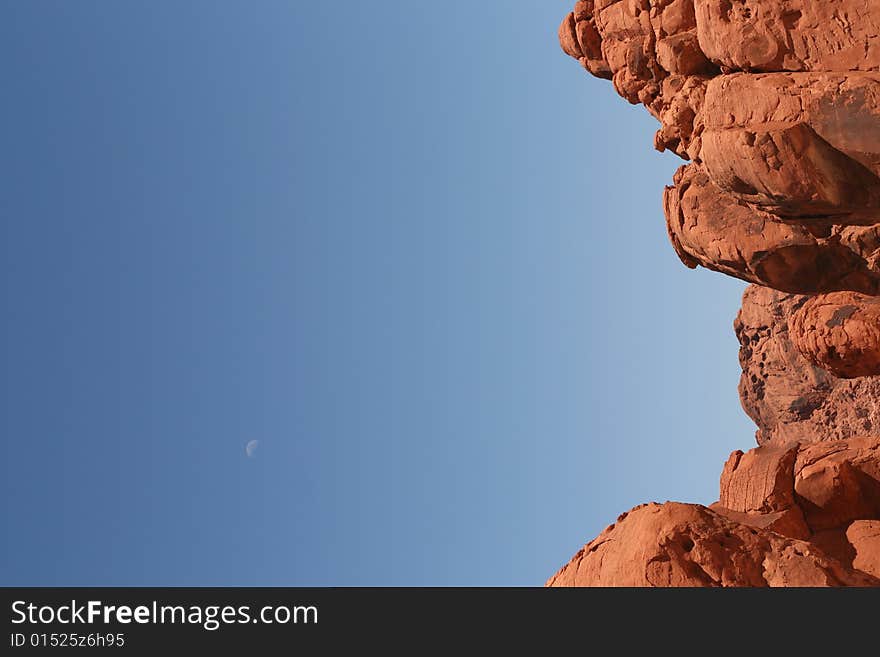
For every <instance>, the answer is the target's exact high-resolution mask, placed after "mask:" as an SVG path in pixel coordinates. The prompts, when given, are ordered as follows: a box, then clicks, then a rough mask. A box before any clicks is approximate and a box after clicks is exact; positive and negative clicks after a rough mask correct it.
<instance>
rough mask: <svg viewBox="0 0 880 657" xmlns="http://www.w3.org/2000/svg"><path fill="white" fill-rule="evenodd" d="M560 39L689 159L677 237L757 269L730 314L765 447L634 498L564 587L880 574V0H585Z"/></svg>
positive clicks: (746, 270) (813, 580)
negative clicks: (716, 472)
mask: <svg viewBox="0 0 880 657" xmlns="http://www.w3.org/2000/svg"><path fill="white" fill-rule="evenodd" d="M559 39H560V44H561V46H562V48H563V50H564V51H565V52H566V53H567V54H569V55H571V56H572V57H574V58H576V59H578V60H579V61H580V63H581V64H582V65H583V66H584V68H586V69H587V70H588V71H589V72H590V73H592V74H593V75H596V76H598V77H602V78H606V79H610V80H611V81H612V83H613V85H614V88H615V90H616V91H617V92H618V93H619V94H620V95H621V96H622V97H623V98H625V99H626V100H627V101H629V102H630V103H642V104H644V105H645V107H646V108H647V110H648V111H649V112H650V113H651V114H652V115H653V116H654V117H656V118H657V119H658V121H659V122H660V128H659V129H658V131H657V134H656V136H655V139H654V146H655V147H656V148H657V149H658V150H661V151H663V150H670V151H673V152H674V153H676V154H677V155H679V156H680V157H681V158H682V159H684V160H686V161H688V163H687V164H685V165H684V166H682V167H681V168H680V169H679V170H678V172H677V173H676V174H675V177H674V180H673V183H674V184H673V185H672V186H670V187H667V188H666V190H665V192H664V202H663V206H664V210H665V215H666V222H667V229H668V234H669V238H670V241H671V242H672V245H673V248H674V249H675V251H676V253H677V254H678V256H679V258H680V259H681V261H682V262H683V263H684V264H685V265H686V266H688V267H690V268H695V267H698V266H702V267H705V268H708V269H712V270H714V271H718V272H721V273H724V274H727V275H730V276H735V277H737V278H740V279H743V280H745V281H748V282H750V283H753V284H755V285H753V286H751V287H749V288H748V289H747V290H746V292H745V294H744V296H743V305H742V309H741V311H740V313H739V315H738V317H737V319H736V322H735V326H734V328H735V331H736V333H737V336H738V337H739V340H740V345H741V347H740V363H741V365H742V368H743V375H742V379H741V381H740V397H741V400H742V405H743V408H744V409H745V411H746V413H748V415H749V416H750V417H751V418H752V419H753V420H754V421H755V423H756V424H757V426H758V431H757V434H756V436H757V441H758V443H759V445H761V447H759V448H758V449H757V450H752V451H751V452H747V453H745V454H743V453H741V452H735V453H734V454H733V455H732V456H731V458H730V459H729V460H728V462H727V464H726V465H725V468H724V473H723V474H722V482H721V492H720V497H719V501H718V502H716V503H715V504H713V505H711V506H710V507H702V506H699V505H683V504H673V503H667V504H664V505H656V504H654V505H648V506H643V507H637V508H636V509H634V510H633V511H632V512H630V513H629V514H625V515H624V516H622V517H621V519H620V520H619V521H618V523H616V525H613V526H612V527H610V528H608V529H607V530H606V531H605V532H604V533H603V534H602V535H601V536H600V537H599V538H597V539H596V540H595V541H593V542H591V543H589V544H588V545H587V546H586V547H585V548H584V550H582V551H581V552H579V553H578V555H576V556H575V558H574V559H573V560H572V562H571V563H569V564H568V565H567V566H566V567H564V568H563V569H562V570H561V571H560V572H559V573H557V575H556V576H555V577H554V578H552V579H551V581H550V582H549V583H550V584H553V585H562V584H569V585H655V586H657V585H659V586H676V585H680V586H703V585H723V586H727V585H731V586H763V585H878V584H880V581H878V580H877V578H878V577H880V483H878V482H880V469H878V466H877V463H878V447H877V445H878V440H880V439H878V438H877V437H876V436H880V3H875V2H858V1H856V0H827V1H823V2H813V1H810V0H586V1H581V2H577V3H576V5H575V8H574V11H573V12H572V13H571V14H569V15H568V16H567V17H566V18H565V19H564V20H563V22H562V24H561V26H560V29H559Z"/></svg>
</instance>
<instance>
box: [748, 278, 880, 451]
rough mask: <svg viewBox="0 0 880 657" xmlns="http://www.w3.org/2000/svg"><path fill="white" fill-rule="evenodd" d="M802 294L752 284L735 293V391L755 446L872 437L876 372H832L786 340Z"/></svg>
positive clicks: (878, 388) (879, 395)
mask: <svg viewBox="0 0 880 657" xmlns="http://www.w3.org/2000/svg"><path fill="white" fill-rule="evenodd" d="M809 300H810V297H807V296H801V295H794V294H785V293H782V292H777V291H775V290H771V289H769V288H765V287H758V286H754V285H753V286H750V287H748V288H746V291H745V293H744V294H743V301H742V309H741V310H740V311H739V315H738V316H737V318H736V321H735V322H734V329H735V330H736V335H737V337H738V338H739V342H740V350H739V360H740V365H741V366H742V370H743V373H742V377H741V378H740V383H739V393H740V399H741V401H742V405H743V409H744V410H745V412H746V413H747V414H748V415H749V417H751V418H752V420H754V421H755V424H757V425H758V432H757V436H756V437H757V441H758V443H759V444H761V445H764V444H767V443H775V444H791V443H795V442H814V441H821V440H841V439H846V438H852V437H854V436H860V435H868V434H875V435H880V377H874V376H864V377H859V378H855V379H841V378H838V377H836V376H834V375H833V374H832V373H831V372H828V371H826V370H823V369H821V368H820V367H817V366H816V365H814V364H812V363H811V362H809V361H808V360H807V359H806V358H804V357H803V356H802V355H801V353H800V352H799V351H798V350H797V348H796V347H795V345H794V344H793V341H792V339H791V337H790V336H791V334H790V332H789V320H790V319H791V317H792V315H794V314H795V313H796V312H797V311H798V310H799V309H801V308H802V307H803V306H804V304H805V303H806V302H807V301H809Z"/></svg>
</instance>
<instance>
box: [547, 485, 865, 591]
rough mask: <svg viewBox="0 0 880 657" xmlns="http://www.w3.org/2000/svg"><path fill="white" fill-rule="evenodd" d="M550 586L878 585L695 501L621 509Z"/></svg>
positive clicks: (808, 548) (802, 545)
mask: <svg viewBox="0 0 880 657" xmlns="http://www.w3.org/2000/svg"><path fill="white" fill-rule="evenodd" d="M547 586H639V587H644V586H653V587H669V586H688V587H707V586H880V580H878V579H877V578H876V577H873V576H871V575H869V574H867V573H863V572H860V571H855V570H853V569H852V568H849V567H847V566H846V565H845V564H843V563H841V562H840V561H839V560H837V559H835V558H834V557H832V556H830V555H828V554H826V553H825V552H823V551H822V550H821V549H820V548H818V547H817V546H815V545H812V544H810V543H808V542H806V541H799V540H796V539H791V538H786V537H784V536H781V535H780V534H776V533H775V532H772V531H760V530H757V529H754V528H753V527H748V526H746V525H742V524H739V523H736V522H733V521H731V520H728V519H726V518H724V517H723V516H721V515H720V514H718V513H716V512H714V511H712V510H711V509H708V508H706V507H704V506H699V505H696V504H680V503H677V502H667V503H666V504H653V503H652V504H647V505H644V506H640V507H636V508H635V509H633V510H632V511H630V512H629V513H626V514H624V515H622V516H621V517H620V518H619V519H618V521H617V523H615V524H614V525H611V526H610V527H609V528H608V529H606V530H605V531H604V532H602V533H601V534H600V535H599V537H598V538H596V539H595V540H594V541H592V542H590V543H588V544H587V545H586V546H585V547H584V548H583V549H582V550H580V552H578V553H577V554H576V555H575V556H574V557H573V558H572V560H571V561H570V562H569V563H568V564H566V565H565V566H563V567H562V569H560V570H559V571H558V572H557V573H556V574H555V575H554V576H553V577H551V578H550V580H548V582H547Z"/></svg>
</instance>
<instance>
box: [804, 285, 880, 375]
mask: <svg viewBox="0 0 880 657" xmlns="http://www.w3.org/2000/svg"><path fill="white" fill-rule="evenodd" d="M788 326H789V333H790V334H791V339H792V342H793V343H794V345H795V347H797V349H798V351H800V353H801V354H802V355H803V356H804V357H805V358H806V359H807V360H809V361H810V362H811V363H813V364H815V365H818V366H819V367H821V368H822V369H824V370H827V371H829V372H831V373H832V374H835V375H837V376H839V377H843V378H847V379H852V378H856V377H859V376H876V375H878V374H880V298H878V297H869V296H865V295H862V294H855V293H853V292H836V293H833V294H820V295H819V296H817V297H814V298H812V299H809V300H808V301H807V302H806V303H804V305H803V306H801V307H800V308H799V309H798V310H797V311H796V312H795V313H794V314H793V315H792V317H791V319H790V320H789V324H788Z"/></svg>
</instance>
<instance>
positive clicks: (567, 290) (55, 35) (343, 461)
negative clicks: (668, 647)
mask: <svg viewBox="0 0 880 657" xmlns="http://www.w3.org/2000/svg"><path fill="white" fill-rule="evenodd" d="M572 4H573V0H528V1H526V0H522V1H518V0H491V1H490V0H487V1H484V2H472V1H470V0H446V1H445V2H442V3H428V4H419V5H418V6H416V5H415V4H414V3H412V2H407V1H405V0H397V1H393V0H384V1H382V0H376V1H373V2H363V1H362V0H357V1H355V0H350V1H337V2H306V1H294V0H289V1H286V2H282V1H279V0H261V1H260V2H244V1H243V0H241V1H236V2H229V1H215V0H210V1H209V0H200V1H179V0H174V1H171V0H165V1H157V2H142V1H140V0H138V1H132V0H104V1H96V0H78V1H77V2H63V1H60V0H59V1H48V0H29V1H27V2H4V3H2V6H0V69H2V71H0V77H2V79H3V80H4V90H3V103H2V104H0V119H2V121H0V125H2V139H0V153H2V155H0V166H2V172H0V179H2V185H0V213H2V226H3V236H2V245H3V246H2V248H3V259H2V263H3V272H2V278H3V287H2V290H3V292H2V295H3V297H2V298H3V317H4V321H3V363H4V365H3V374H4V376H3V391H2V392H3V394H2V400H3V402H2V419H3V425H2V426H3V433H4V436H3V437H4V440H3V466H4V468H5V477H4V487H5V495H4V496H3V497H4V500H3V505H4V506H3V518H2V521H3V528H4V529H3V535H4V540H3V541H2V547H0V550H2V560H0V583H2V584H4V585H514V584H515V585H521V584H525V585H532V584H542V583H543V582H544V580H545V579H546V578H547V577H549V576H550V575H551V574H553V572H554V571H555V570H556V569H557V568H558V567H559V566H561V565H562V564H563V563H565V562H566V561H567V560H568V559H569V557H570V556H571V555H572V554H573V553H574V552H575V551H576V550H577V549H578V548H579V547H580V546H581V545H582V544H583V543H584V542H585V541H587V540H589V539H591V538H593V537H594V536H595V535H596V534H597V533H598V532H599V531H600V530H601V529H602V528H603V527H605V526H606V525H607V524H609V523H610V522H612V521H613V520H614V519H615V517H616V516H617V515H618V514H619V513H621V512H622V511H625V510H627V509H629V508H630V507H631V506H633V505H635V504H637V503H641V502H646V501H649V500H659V501H664V500H666V499H677V500H683V501H696V502H704V503H709V502H711V501H713V500H714V499H716V496H717V482H718V475H719V473H720V470H721V466H722V464H723V462H724V460H725V458H726V457H727V455H728V453H729V452H730V451H731V450H733V449H737V448H743V449H748V448H749V447H751V446H753V444H754V441H753V431H754V428H753V427H752V425H751V423H750V422H749V420H748V419H747V418H746V417H745V415H744V414H743V413H742V411H741V410H740V407H739V402H738V398H737V392H736V384H737V380H738V376H739V367H738V364H737V353H736V350H737V343H736V340H735V338H734V335H733V331H732V328H731V324H732V321H733V318H734V315H735V313H736V310H737V308H738V306H739V296H740V293H741V290H742V285H741V284H740V283H738V282H737V281H733V280H731V279H726V278H723V277H721V276H719V275H717V274H712V273H709V272H707V271H705V270H698V271H689V270H687V269H685V268H684V267H683V266H682V265H681V264H680V263H679V262H678V260H677V258H676V256H675V254H674V253H673V251H672V248H671V247H670V246H669V244H668V243H667V238H666V233H665V226H664V220H663V214H662V209H661V201H660V198H661V191H662V188H663V185H664V184H668V183H669V181H670V180H671V177H672V173H673V171H674V170H675V168H676V167H677V166H678V164H679V162H678V160H677V159H676V158H675V157H674V156H672V155H668V154H667V155H660V154H659V153H656V152H654V151H653V150H652V147H651V144H652V134H653V132H654V130H655V128H656V125H655V123H654V120H653V119H651V118H650V117H649V116H648V115H647V113H646V112H645V111H644V110H643V109H642V108H636V107H630V106H629V105H627V104H626V103H625V102H624V101H623V100H621V99H620V98H618V97H617V96H616V95H615V94H614V92H613V90H612V87H611V85H610V84H609V83H608V82H605V81H600V80H596V79H593V78H591V77H589V76H588V75H587V74H586V73H585V72H584V71H582V70H581V69H580V67H579V66H578V65H577V63H576V62H574V61H573V60H570V59H569V58H567V57H566V56H564V55H563V54H562V52H561V51H560V50H559V47H558V45H557V43H556V29H557V26H558V24H559V21H560V20H561V18H562V16H563V15H564V14H565V12H567V11H568V10H569V9H570V5H572ZM249 440H259V441H261V444H260V446H259V448H258V449H257V451H256V452H255V453H254V457H253V458H250V459H249V458H248V457H247V456H246V454H245V444H246V443H247V442H248V441H249Z"/></svg>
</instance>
